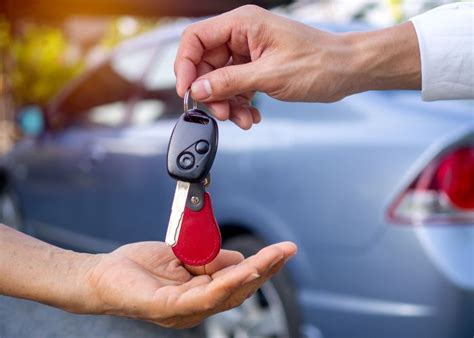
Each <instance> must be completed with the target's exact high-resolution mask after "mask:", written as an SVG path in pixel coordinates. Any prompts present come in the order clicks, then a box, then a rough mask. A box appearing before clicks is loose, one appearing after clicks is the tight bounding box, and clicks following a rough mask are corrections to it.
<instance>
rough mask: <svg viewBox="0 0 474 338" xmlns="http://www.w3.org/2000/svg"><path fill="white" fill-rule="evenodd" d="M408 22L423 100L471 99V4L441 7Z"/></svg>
mask: <svg viewBox="0 0 474 338" xmlns="http://www.w3.org/2000/svg"><path fill="white" fill-rule="evenodd" d="M411 21H412V23H413V25H414V26H415V31H416V34H417V36H418V44H419V46H420V57H421V82H422V84H421V86H422V96H423V100H425V101H435V100H449V99H467V98H471V99H472V98H474V3H472V2H471V3H455V4H449V5H445V6H441V7H438V8H435V9H433V10H431V11H429V12H426V13H424V14H421V15H418V16H416V17H414V18H412V19H411Z"/></svg>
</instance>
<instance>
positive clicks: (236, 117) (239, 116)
mask: <svg viewBox="0 0 474 338" xmlns="http://www.w3.org/2000/svg"><path fill="white" fill-rule="evenodd" d="M249 108H250V105H249V104H248V103H247V104H241V103H237V102H231V103H230V110H231V111H230V117H229V120H231V121H232V122H234V123H235V124H236V125H237V126H239V127H240V128H242V129H244V130H248V129H250V128H251V127H252V123H253V117H252V112H251V111H250V109H249Z"/></svg>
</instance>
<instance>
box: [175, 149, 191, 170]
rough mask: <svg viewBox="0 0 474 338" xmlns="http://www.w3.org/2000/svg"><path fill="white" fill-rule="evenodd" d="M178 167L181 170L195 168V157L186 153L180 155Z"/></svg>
mask: <svg viewBox="0 0 474 338" xmlns="http://www.w3.org/2000/svg"><path fill="white" fill-rule="evenodd" d="M178 165H179V167H180V168H181V169H184V170H188V169H191V168H192V167H193V166H194V156H193V154H191V153H188V152H185V153H182V154H181V155H179V157H178Z"/></svg>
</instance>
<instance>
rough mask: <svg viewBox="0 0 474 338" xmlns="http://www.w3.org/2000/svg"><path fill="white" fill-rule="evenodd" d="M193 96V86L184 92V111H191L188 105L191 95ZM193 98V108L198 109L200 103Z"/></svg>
mask: <svg viewBox="0 0 474 338" xmlns="http://www.w3.org/2000/svg"><path fill="white" fill-rule="evenodd" d="M190 96H191V88H189V89H188V90H187V91H186V93H185V94H184V111H185V112H187V111H189V106H188V102H189V97H190ZM191 99H192V100H193V109H197V107H198V104H197V101H196V100H194V99H193V98H192V97H191Z"/></svg>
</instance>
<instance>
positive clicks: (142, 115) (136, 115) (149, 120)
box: [129, 87, 183, 125]
mask: <svg viewBox="0 0 474 338" xmlns="http://www.w3.org/2000/svg"><path fill="white" fill-rule="evenodd" d="M182 112H183V101H182V99H181V98H180V97H179V96H178V95H176V90H175V88H174V87H172V88H169V89H163V90H146V89H145V90H144V91H143V92H142V93H141V96H140V99H139V100H137V101H136V102H135V104H134V105H133V106H132V107H131V115H130V116H131V117H130V121H129V122H130V124H132V125H148V124H153V123H155V122H156V121H158V120H163V119H169V118H176V117H177V116H178V115H179V114H181V113H182Z"/></svg>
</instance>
